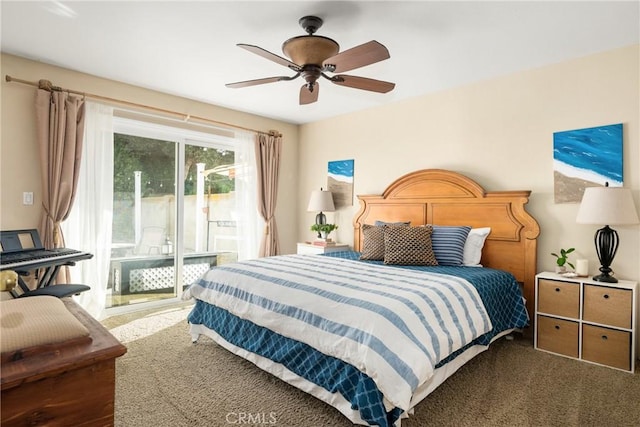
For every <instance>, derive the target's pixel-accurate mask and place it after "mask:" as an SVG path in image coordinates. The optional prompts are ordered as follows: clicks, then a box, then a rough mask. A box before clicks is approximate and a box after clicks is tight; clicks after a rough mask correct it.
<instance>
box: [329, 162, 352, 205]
mask: <svg viewBox="0 0 640 427" xmlns="http://www.w3.org/2000/svg"><path fill="white" fill-rule="evenodd" d="M353 163H354V161H353V160H336V161H333V162H329V174H328V176H327V187H328V189H329V191H331V193H333V203H334V204H335V205H336V209H339V208H341V207H344V206H351V205H353Z"/></svg>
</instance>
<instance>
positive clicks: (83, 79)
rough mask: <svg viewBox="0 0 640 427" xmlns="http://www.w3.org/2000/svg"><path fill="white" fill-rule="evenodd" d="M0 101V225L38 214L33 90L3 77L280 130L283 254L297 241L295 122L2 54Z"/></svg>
mask: <svg viewBox="0 0 640 427" xmlns="http://www.w3.org/2000/svg"><path fill="white" fill-rule="evenodd" d="M0 67H1V70H2V84H1V86H0V87H1V89H0V90H1V99H2V107H1V108H2V110H1V115H2V121H1V124H2V131H1V140H0V190H1V195H0V202H1V205H0V229H3V230H10V229H18V228H35V227H37V226H38V224H39V221H40V215H41V203H42V197H41V194H42V191H41V182H40V169H39V158H38V155H39V154H38V150H37V146H36V142H35V120H34V114H35V113H34V107H33V103H34V98H35V90H36V89H35V88H34V87H32V86H28V85H23V84H19V83H9V82H6V81H5V75H7V74H8V75H10V76H11V77H14V78H18V79H23V80H28V81H38V80H40V79H47V80H50V81H51V82H52V83H53V84H54V85H57V86H61V87H65V88H69V89H74V90H78V91H83V92H89V93H94V94H97V95H103V96H107V97H112V98H116V99H123V100H127V101H130V102H135V103H140V104H146V105H150V106H154V107H157V108H162V109H167V110H172V111H177V112H181V113H185V114H191V115H193V116H200V117H207V118H210V119H213V120H217V121H221V122H225V123H232V124H234V125H238V126H243V127H247V128H251V129H257V130H261V131H269V130H271V129H275V130H278V131H279V132H280V133H282V135H283V155H282V170H281V174H280V177H281V179H280V184H279V194H280V197H279V200H278V206H277V211H276V219H277V221H278V224H279V225H280V227H279V233H280V242H281V245H282V247H283V249H284V251H286V252H294V251H295V242H296V240H297V231H296V224H297V223H296V221H297V218H296V215H297V205H296V202H297V201H296V198H295V196H293V197H290V196H289V197H288V195H295V194H297V193H298V189H297V180H296V177H297V176H298V166H297V165H298V163H297V159H298V126H297V125H292V124H288V123H284V122H280V121H276V120H271V119H267V118H264V117H259V116H255V115H251V114H246V113H241V112H238V111H234V110H229V109H226V108H222V107H217V106H214V105H210V104H205V103H201V102H195V101H192V100H189V99H185V98H180V97H176V96H172V95H167V94H164V93H160V92H155V91H151V90H146V89H142V88H139V87H135V86H130V85H126V84H122V83H118V82H115V81H111V80H106V79H101V78H98V77H95V76H90V75H87V74H81V73H77V72H74V71H70V70H67V69H62V68H58V67H53V66H49V65H45V64H42V63H39V62H35V61H30V60H26V59H23V58H19V57H16V56H12V55H7V54H2V63H1V64H0ZM25 191H31V192H33V193H34V196H35V197H34V199H35V200H34V204H33V206H23V205H22V193H23V192H25Z"/></svg>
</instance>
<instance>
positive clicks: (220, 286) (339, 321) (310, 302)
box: [185, 255, 492, 410]
mask: <svg viewBox="0 0 640 427" xmlns="http://www.w3.org/2000/svg"><path fill="white" fill-rule="evenodd" d="M185 297H186V298H190V297H194V298H197V299H200V300H204V301H206V302H208V303H210V304H213V305H216V306H218V307H221V308H223V309H225V310H228V311H229V312H231V313H233V314H234V315H236V316H238V317H241V318H243V319H247V320H250V321H251V322H253V323H256V324H258V325H260V326H264V327H267V328H269V329H271V330H273V331H275V332H277V333H279V334H281V335H284V336H286V337H288V338H292V339H295V340H298V341H301V342H304V343H306V344H308V345H310V346H312V347H314V348H315V349H317V350H318V351H321V352H322V353H325V354H327V355H330V356H333V357H336V358H339V359H341V360H343V361H345V362H347V363H349V364H351V365H353V366H354V367H356V368H358V369H359V370H361V371H362V372H364V373H366V374H367V375H368V376H370V377H371V378H372V379H373V380H374V381H375V383H376V385H377V387H378V389H379V390H380V391H381V392H382V394H383V395H384V397H385V401H386V402H385V406H388V408H387V409H390V408H392V407H399V408H401V409H403V410H408V409H409V408H410V402H411V397H412V395H413V392H414V391H415V390H416V388H417V387H418V386H420V385H421V384H423V383H424V382H425V381H427V380H428V379H429V378H430V377H431V376H432V375H433V371H434V367H435V366H436V365H437V363H438V362H440V361H441V360H442V359H444V358H446V357H447V356H448V355H449V354H451V353H453V352H454V351H456V350H458V349H460V348H462V347H463V346H464V345H466V344H468V343H469V342H471V341H473V340H474V339H475V338H477V337H479V336H480V335H483V334H484V333H486V332H488V331H490V330H491V329H492V325H491V321H490V319H489V316H488V314H487V312H486V310H485V308H484V306H483V304H482V301H481V299H480V297H479V295H478V293H477V291H476V289H475V288H474V287H473V286H472V285H471V284H469V283H468V282H467V281H466V280H464V279H462V278H459V277H454V276H449V275H441V274H434V273H426V272H422V271H414V270H407V269H400V268H389V267H388V266H378V265H371V264H364V263H362V262H358V261H353V260H348V259H340V258H332V257H323V256H316V255H285V256H279V257H271V258H261V259H256V260H251V261H243V262H240V263H235V264H228V265H222V266H219V267H216V268H213V269H211V270H210V271H209V272H207V273H206V274H205V275H204V276H203V277H202V278H201V279H200V280H199V281H198V282H197V283H195V284H194V285H192V286H191V287H190V288H189V289H188V290H187V292H186V294H185Z"/></svg>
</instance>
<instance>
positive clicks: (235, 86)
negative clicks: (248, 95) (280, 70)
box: [225, 76, 291, 89]
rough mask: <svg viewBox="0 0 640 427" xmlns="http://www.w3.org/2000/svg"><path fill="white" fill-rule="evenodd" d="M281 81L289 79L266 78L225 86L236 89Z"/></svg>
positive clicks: (283, 77)
mask: <svg viewBox="0 0 640 427" xmlns="http://www.w3.org/2000/svg"><path fill="white" fill-rule="evenodd" d="M283 80H291V78H290V77H287V76H278V77H267V78H264V79H255V80H245V81H243V82H235V83H227V84H226V85H225V86H226V87H232V88H236V89H237V88H241V87H247V86H255V85H262V84H265V83H275V82H280V81H283Z"/></svg>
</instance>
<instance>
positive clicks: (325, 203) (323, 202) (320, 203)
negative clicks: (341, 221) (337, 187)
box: [307, 190, 336, 212]
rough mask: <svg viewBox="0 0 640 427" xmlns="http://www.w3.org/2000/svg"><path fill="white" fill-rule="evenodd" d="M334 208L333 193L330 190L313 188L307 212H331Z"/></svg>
mask: <svg viewBox="0 0 640 427" xmlns="http://www.w3.org/2000/svg"><path fill="white" fill-rule="evenodd" d="M335 210H336V208H335V206H334V205H333V195H332V194H331V191H324V190H314V191H312V192H311V198H310V199H309V206H308V207H307V211H309V212H333V211H335Z"/></svg>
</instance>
